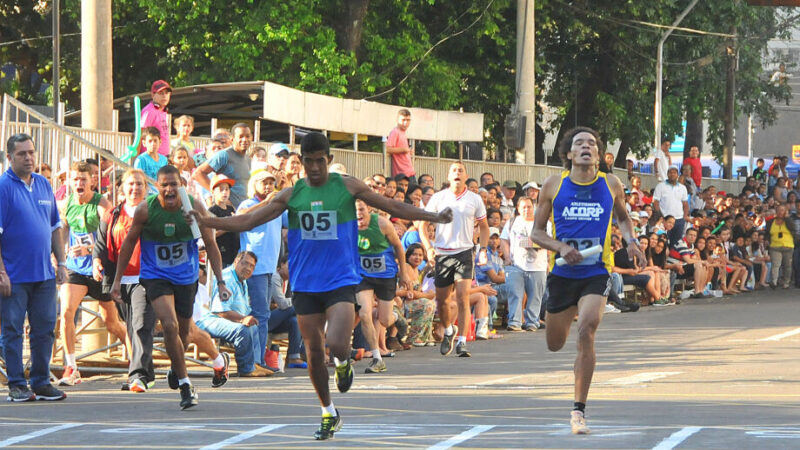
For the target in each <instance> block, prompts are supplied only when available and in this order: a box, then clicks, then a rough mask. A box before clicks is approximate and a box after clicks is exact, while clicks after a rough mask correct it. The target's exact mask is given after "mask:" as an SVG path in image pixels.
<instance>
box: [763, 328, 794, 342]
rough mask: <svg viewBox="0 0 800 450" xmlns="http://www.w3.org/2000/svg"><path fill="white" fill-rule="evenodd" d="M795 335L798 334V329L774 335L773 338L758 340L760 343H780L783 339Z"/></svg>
mask: <svg viewBox="0 0 800 450" xmlns="http://www.w3.org/2000/svg"><path fill="white" fill-rule="evenodd" d="M796 334H800V328H795V329H794V330H792V331H787V332H786V333H781V334H776V335H775V336H770V337H766V338H764V339H759V340H760V341H780V340H781V339H783V338H787V337H792V336H794V335H796Z"/></svg>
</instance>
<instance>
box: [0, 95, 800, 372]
mask: <svg viewBox="0 0 800 450" xmlns="http://www.w3.org/2000/svg"><path fill="white" fill-rule="evenodd" d="M153 90H154V92H153V95H154V99H155V98H156V97H158V99H159V100H160V101H161V102H164V101H165V100H164V97H165V95H164V93H167V94H168V93H169V91H171V88H170V87H169V85H168V84H166V83H164V84H158V85H156V84H154V86H153ZM166 97H167V98H166V102H168V95H167V96H166ZM154 103H155V102H154ZM157 107H158V105H156V106H155V107H153V108H151V109H154V108H155V109H156V110H157V109H158V108H157ZM151 113H152V112H151ZM149 120H151V121H153V123H152V124H148V126H147V127H146V128H144V129H143V141H142V142H143V148H142V152H141V153H140V154H139V155H138V157H137V158H136V159H135V162H133V166H134V167H135V168H137V169H140V170H141V172H143V173H144V174H145V175H147V176H149V177H150V178H155V174H156V172H158V170H159V168H160V167H162V166H164V165H167V164H171V165H173V166H175V167H176V168H177V169H178V170H179V171H180V173H181V177H182V179H183V182H184V185H185V187H186V189H187V191H188V192H189V193H190V194H191V195H192V196H194V197H195V198H198V199H202V200H203V201H204V202H205V204H206V206H207V207H208V208H209V211H210V212H211V213H212V214H214V215H217V216H220V217H224V216H230V215H234V214H241V213H245V212H248V211H252V210H253V209H256V208H261V207H264V206H265V205H267V204H269V202H270V201H271V200H272V198H274V196H275V194H276V193H277V192H278V191H280V190H281V189H284V188H286V187H291V186H293V185H294V183H295V182H296V181H297V180H298V179H300V178H302V177H303V176H304V173H303V167H302V164H301V159H300V156H299V154H298V153H295V152H293V151H292V149H291V148H289V147H288V146H287V145H285V144H283V143H273V144H272V145H270V146H268V147H266V148H265V147H261V146H256V145H253V141H252V133H251V130H250V128H249V126H248V125H247V124H244V123H239V124H236V125H234V126H233V127H232V128H231V129H230V130H224V129H218V130H215V134H214V136H213V137H212V138H211V140H210V141H209V143H208V144H207V145H199V144H197V143H196V141H195V140H193V138H192V132H193V126H194V121H193V119H192V118H191V117H189V116H181V117H179V118H177V119H176V120H175V121H174V126H175V130H176V137H175V138H174V139H170V137H169V136H168V135H167V136H165V135H164V130H163V129H162V128H163V127H162V126H161V124H160V122H158V123H157V121H156V120H155V119H153V118H152V117H151V118H150V119H149ZM410 123H411V114H410V112H409V111H408V110H401V111H400V113H399V114H398V124H397V127H396V128H395V129H393V130H392V131H391V133H390V134H389V136H388V139H387V149H388V153H389V154H390V155H391V158H392V174H391V176H387V175H385V174H380V173H376V174H373V175H372V176H369V177H366V178H364V179H363V181H364V182H365V183H366V184H367V185H368V186H369V187H370V188H371V189H373V191H374V192H376V193H378V194H379V195H382V196H385V197H388V198H391V199H394V200H396V201H401V202H406V203H409V204H412V205H414V206H417V207H420V208H425V206H426V204H427V202H428V201H429V200H430V198H431V196H432V195H433V194H434V193H435V192H437V191H438V190H440V189H442V188H444V186H443V185H442V184H441V183H442V181H443V180H436V179H434V177H433V176H432V175H430V174H420V175H418V176H417V174H416V172H415V170H414V166H413V161H414V159H413V149H411V147H410V146H409V141H408V139H407V138H406V135H405V132H406V130H407V129H408V127H409V126H410ZM666 149H668V145H667V146H666V147H664V149H662V150H661V151H660V152H659V155H658V156H659V159H658V162H657V166H658V173H659V179H660V181H659V182H658V184H657V185H656V186H655V187H654V188H653V189H651V190H644V189H643V188H642V184H641V179H640V178H639V176H637V175H636V174H635V173H633V172H632V171H631V170H630V166H629V171H628V179H627V183H626V185H627V186H628V189H626V191H625V195H626V203H627V206H628V212H629V214H630V216H631V218H632V219H633V223H634V226H635V229H636V231H637V235H638V239H639V242H640V244H641V246H642V248H643V250H644V251H645V255H646V257H647V260H646V261H631V260H629V258H628V255H627V252H626V251H625V247H626V245H627V243H626V242H624V240H623V239H622V236H621V233H620V232H619V229H618V228H617V227H616V225H612V235H611V237H610V239H609V242H608V243H607V245H609V246H610V247H611V248H612V250H613V251H614V266H613V269H612V281H613V286H614V289H612V292H611V293H610V296H609V304H608V305H607V307H606V312H620V311H622V312H628V311H635V310H637V309H638V307H639V305H659V306H666V305H672V304H676V303H679V302H680V301H685V300H686V299H688V298H690V297H704V296H727V295H737V294H740V293H742V292H746V291H750V290H753V289H760V288H765V287H770V288H772V289H777V288H782V289H788V288H789V287H791V286H792V285H794V286H795V287H800V269H798V267H797V266H798V265H800V257H798V255H796V249H800V245H795V244H796V243H798V242H797V240H798V239H800V213H798V210H800V183H797V182H796V181H795V180H792V179H791V178H789V176H788V173H787V171H786V163H787V158H786V157H776V158H775V160H774V162H773V164H772V166H771V167H769V168H768V169H765V168H764V161H763V160H759V161H758V167H757V169H756V170H755V171H754V173H753V174H752V176H750V177H748V178H747V182H746V185H745V186H744V188H743V189H742V190H741V192H723V191H719V190H718V189H717V188H716V187H715V186H714V185H713V184H706V185H703V183H704V180H703V179H702V177H701V176H700V173H699V172H700V170H698V167H699V159H698V156H699V155H698V153H699V152H698V151H697V149H696V148H693V149H692V150H691V152H690V158H687V159H686V160H685V161H684V164H683V166H682V167H678V166H676V165H671V164H669V163H670V161H671V160H670V158H669V153H668V151H666ZM695 160H697V161H695ZM85 162H86V163H88V164H89V165H90V167H91V170H92V176H91V178H90V187H91V189H92V190H94V191H97V192H99V193H100V194H102V195H104V196H105V197H106V198H107V199H108V200H109V201H110V202H111V203H112V204H115V205H116V204H118V203H119V202H121V201H124V199H125V189H124V188H123V183H124V180H125V179H126V178H127V177H128V176H130V173H128V174H126V176H120V177H116V179H117V184H118V186H116V187H117V189H116V190H112V187H113V186H112V185H111V184H112V181H111V178H110V173H111V170H113V167H111V166H110V164H108V163H107V162H105V161H102V160H101V161H100V162H99V163H98V161H96V160H87V161H85ZM612 162H613V155H611V154H608V155H606V158H604V159H603V161H602V162H601V163H600V165H601V167H600V169H601V170H604V171H609V170H610V169H609V164H610V163H612ZM330 170H331V171H332V172H338V173H341V174H346V173H347V168H346V167H344V166H343V165H341V164H338V163H337V164H333V165H332V166H331V168H330ZM36 172H38V173H40V174H42V175H43V176H45V177H47V178H48V179H49V180H50V181H51V182H53V183H54V185H55V186H57V187H59V189H56V190H55V197H56V199H57V200H63V199H64V198H65V197H66V196H67V195H68V189H67V188H66V187H65V186H67V183H64V182H63V178H61V179H59V178H60V177H62V176H64V175H65V174H66V171H65V170H60V171H59V172H58V173H55V174H53V173H52V171H51V170H50V168H49V167H47V166H46V165H40V166H39V167H37V168H36ZM136 173H138V172H136ZM474 175H475V174H473V176H474ZM623 178H624V177H623ZM542 181H544V180H502V182H501V180H496V179H495V177H494V175H493V174H492V173H490V172H485V173H482V174H480V176H478V177H475V178H470V179H469V180H467V182H466V185H467V188H468V189H469V190H471V191H473V192H475V193H476V194H478V195H480V197H481V199H482V201H483V202H484V204H485V207H486V211H487V221H488V225H489V227H490V239H489V246H488V254H487V256H488V262H487V263H486V264H480V265H478V264H477V252H476V276H475V280H474V283H473V287H472V289H471V291H470V304H471V305H472V308H473V319H474V324H470V325H468V326H470V327H474V329H473V330H471V333H470V334H471V335H473V336H474V338H475V339H493V338H499V337H502V335H501V334H499V333H497V330H498V329H502V330H507V331H510V332H525V331H536V330H538V329H541V328H543V327H545V324H546V317H545V313H544V312H545V305H546V302H547V292H546V289H545V280H546V277H547V273H548V270H549V265H550V260H551V258H552V257H553V256H554V255H552V254H549V253H551V252H548V251H547V250H545V249H542V248H539V247H538V246H537V245H536V244H535V243H533V242H532V241H531V239H530V235H531V230H532V228H533V222H534V211H535V209H536V205H537V198H538V194H539V184H538V183H541V182H542ZM437 183H438V184H437ZM151 189H152V187H151ZM112 192H116V196H117V197H116V198H110V197H111V193H112ZM375 212H377V213H378V214H380V215H383V216H385V217H386V218H388V219H389V220H390V221H391V223H392V224H393V226H394V230H395V232H396V233H397V236H398V237H399V238H400V241H401V243H402V246H403V249H404V251H405V254H404V255H396V256H397V257H398V258H403V259H404V261H405V262H406V264H405V270H406V271H407V272H408V273H406V274H405V276H406V277H407V278H408V279H412V280H414V283H413V285H411V286H405V285H404V286H401V287H399V288H398V290H397V297H396V298H395V299H394V310H393V316H394V317H393V320H391V325H390V326H388V327H385V328H383V327H376V329H381V330H384V329H385V333H383V332H382V333H381V336H379V349H380V351H381V353H382V356H383V357H387V356H393V355H394V352H397V351H402V350H409V349H411V348H413V347H424V346H433V345H435V342H437V341H439V340H441V338H442V333H443V330H442V329H441V327H439V326H437V323H438V322H437V320H436V316H437V311H436V302H435V301H434V293H435V287H434V283H433V278H432V277H433V271H432V262H431V261H429V259H428V255H427V254H426V252H425V251H424V247H423V246H422V245H421V242H422V239H421V238H420V233H425V234H426V236H427V238H428V240H433V233H434V232H435V227H434V226H428V227H426V229H420V227H421V224H420V223H415V222H411V221H407V220H402V219H397V218H393V217H390V216H388V215H387V214H386V213H384V212H381V211H375ZM286 227H287V218H286V217H285V216H284V217H280V218H277V219H275V220H273V221H272V222H269V223H266V224H263V225H261V226H259V227H257V228H255V229H253V230H250V231H248V232H244V233H240V234H236V233H230V232H222V231H218V232H217V234H216V241H217V244H218V247H219V249H220V252H221V254H222V260H223V263H224V265H225V269H224V279H225V281H226V286H227V287H228V288H229V290H230V291H231V292H232V294H233V297H232V298H231V300H228V301H221V300H220V299H219V296H218V288H217V286H216V281H215V280H212V281H211V284H210V286H207V285H205V279H206V277H205V273H206V272H205V267H204V265H203V264H202V259H203V258H202V253H201V274H200V283H201V285H200V289H198V291H199V293H198V297H197V300H196V303H195V314H194V320H195V322H196V324H197V327H198V328H199V329H200V330H201V331H202V332H205V333H208V334H209V335H210V336H211V337H214V338H219V339H220V340H222V341H225V342H228V343H229V344H231V345H232V346H233V347H234V348H235V357H236V361H237V363H238V370H239V372H240V373H241V374H243V375H248V376H269V375H271V374H272V373H274V372H275V371H277V370H280V369H282V368H283V367H284V366H285V367H287V368H301V367H305V363H304V362H303V359H304V349H303V345H302V341H301V339H300V333H299V331H298V327H297V320H296V318H295V313H294V309H293V307H292V303H291V298H292V287H291V286H290V285H289V282H288V280H289V275H288V267H287V264H286V260H287V255H286V253H287V249H286V234H285V229H286ZM477 239H478V233H477V232H476V233H475V240H476V242H475V243H476V245H477ZM3 255H4V256H7V254H6V249H5V248H4V249H3ZM12 281H13V280H12ZM626 286H629V287H632V289H630V288H626ZM636 294H638V295H639V296H641V297H642V298H643V300H637V301H634V298H635V297H634V295H636ZM376 301H377V300H376ZM376 310H377V308H376ZM73 313H74V312H73ZM69 319H70V320H71V319H72V317H71V316H70V317H69ZM362 320H363V318H362ZM373 320H374V321H375V323H376V324H377V321H378V318H377V314H376V316H375V317H374V318H373ZM460 326H463V325H460ZM3 329H4V330H5V328H3ZM129 330H130V328H129ZM276 332H277V333H283V332H286V333H288V341H289V342H288V345H289V349H288V352H287V355H286V358H285V364H283V363H282V362H281V360H282V359H279V358H278V354H277V352H276V351H275V347H273V346H270V345H268V343H269V339H270V335H272V336H273V337H274V335H275V333H276ZM129 333H130V331H129ZM353 342H354V345H353V347H354V348H355V349H356V350H354V357H355V358H360V357H362V356H369V355H364V353H365V351H364V349H368V348H369V347H368V346H367V344H366V342H365V341H364V338H363V334H362V333H361V332H360V329H359V327H358V326H357V327H356V330H355V332H354V341H353ZM367 353H368V352H367ZM212 357H214V358H216V357H218V355H217V356H212Z"/></svg>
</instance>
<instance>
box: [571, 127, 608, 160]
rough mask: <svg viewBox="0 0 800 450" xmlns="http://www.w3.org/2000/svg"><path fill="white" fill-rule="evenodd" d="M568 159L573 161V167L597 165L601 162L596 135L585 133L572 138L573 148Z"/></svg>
mask: <svg viewBox="0 0 800 450" xmlns="http://www.w3.org/2000/svg"><path fill="white" fill-rule="evenodd" d="M567 158H569V159H571V160H572V164H573V165H580V166H595V165H597V163H598V162H599V161H600V156H599V155H598V147H597V140H596V139H595V137H594V135H592V133H587V132H585V131H583V132H580V133H578V134H576V135H575V136H574V137H573V138H572V148H571V149H570V152H569V154H568V155H567Z"/></svg>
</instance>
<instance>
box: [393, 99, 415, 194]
mask: <svg viewBox="0 0 800 450" xmlns="http://www.w3.org/2000/svg"><path fill="white" fill-rule="evenodd" d="M409 125H411V111H409V110H407V109H405V108H403V109H401V110H400V111H398V112H397V126H396V127H394V128H393V129H392V131H390V132H389V136H388V137H387V138H386V153H388V154H389V156H390V157H391V159H392V177H393V178H394V179H397V175H399V174H403V175H405V176H407V177H408V178H409V180H410V181H411V183H412V184H417V178H416V175H417V173H416V172H415V171H414V150H413V149H412V148H411V146H409V145H408V138H407V137H406V130H408V126H409Z"/></svg>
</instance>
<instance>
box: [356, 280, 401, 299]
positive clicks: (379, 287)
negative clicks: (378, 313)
mask: <svg viewBox="0 0 800 450" xmlns="http://www.w3.org/2000/svg"><path fill="white" fill-rule="evenodd" d="M361 291H374V292H375V296H376V297H378V300H383V301H385V302H391V301H392V300H394V298H395V296H396V294H397V277H392V278H375V277H363V278H362V279H361V283H358V286H356V293H359V292H361Z"/></svg>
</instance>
